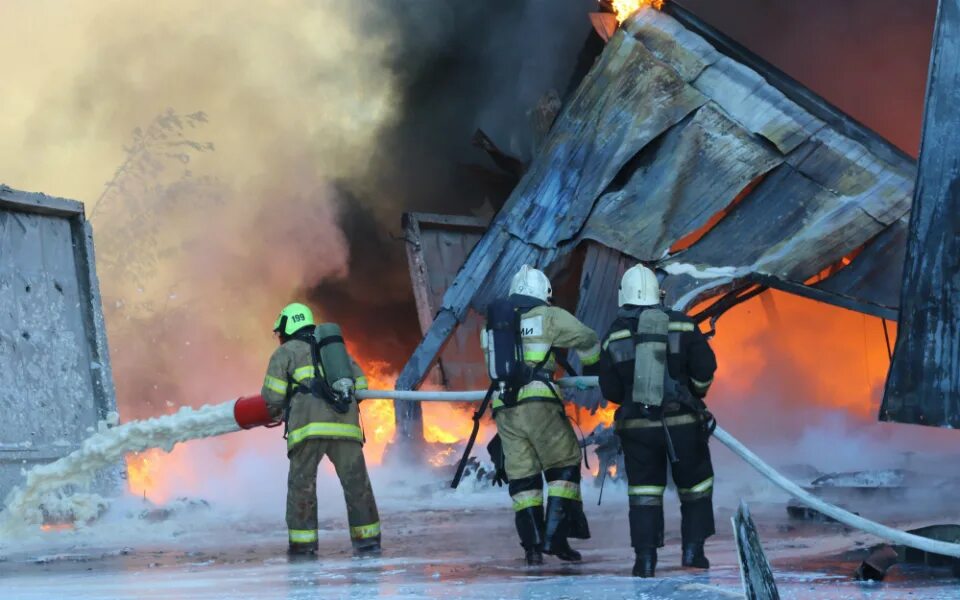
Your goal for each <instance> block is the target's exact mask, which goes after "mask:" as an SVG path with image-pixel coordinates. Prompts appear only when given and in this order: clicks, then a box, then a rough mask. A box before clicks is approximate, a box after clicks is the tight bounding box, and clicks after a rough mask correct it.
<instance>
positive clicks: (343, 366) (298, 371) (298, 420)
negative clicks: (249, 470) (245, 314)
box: [261, 303, 380, 555]
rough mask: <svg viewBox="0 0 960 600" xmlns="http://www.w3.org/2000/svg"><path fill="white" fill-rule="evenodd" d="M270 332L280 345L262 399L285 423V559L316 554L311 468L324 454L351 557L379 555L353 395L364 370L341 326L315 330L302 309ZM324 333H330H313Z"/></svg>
mask: <svg viewBox="0 0 960 600" xmlns="http://www.w3.org/2000/svg"><path fill="white" fill-rule="evenodd" d="M273 330H274V332H275V333H276V334H277V337H278V338H279V341H280V347H278V348H277V349H276V350H275V351H274V352H273V355H272V356H271V357H270V364H269V366H268V367H267V374H266V377H265V378H264V381H263V389H262V391H261V394H262V396H263V398H264V400H265V401H266V403H267V406H268V407H269V409H270V412H271V415H272V416H273V417H274V418H281V417H282V418H283V419H284V421H285V422H286V428H287V429H286V436H285V437H286V439H287V456H288V458H289V459H290V471H289V475H288V478H287V528H288V530H289V538H290V546H289V548H290V553H291V554H313V553H315V552H316V550H317V526H318V523H317V467H318V466H319V464H320V461H321V459H322V458H323V457H324V456H327V457H328V458H329V459H330V462H332V463H333V466H334V468H335V469H336V472H337V477H338V478H339V479H340V484H341V485H342V486H343V496H344V499H345V500H346V504H347V520H348V522H349V524H350V539H351V541H352V543H353V548H354V553H355V554H357V555H369V554H374V555H375V554H378V553H379V552H380V517H379V515H378V513H377V503H376V500H375V499H374V497H373V489H372V487H371V485H370V477H369V476H368V474H367V465H366V463H365V462H364V458H363V441H364V439H363V431H362V430H361V428H360V416H359V407H358V406H357V401H356V398H355V395H354V392H355V391H357V390H363V389H366V388H367V382H366V378H365V377H364V375H363V371H361V369H360V367H359V366H358V365H357V363H356V362H355V361H354V360H353V359H352V358H350V357H349V355H348V354H347V353H346V347H345V346H344V343H343V338H342V337H341V336H340V335H339V328H338V327H336V326H335V325H332V324H322V325H319V326H318V325H316V324H315V323H314V319H313V313H312V311H311V310H310V308H309V307H307V306H305V305H303V304H300V303H294V304H290V305H288V306H286V307H285V308H284V309H283V310H282V311H280V315H279V316H278V317H277V320H276V322H275V323H274V326H273ZM328 330H332V331H333V332H334V333H333V334H324V335H323V336H318V335H316V333H317V332H321V331H328ZM338 365H339V367H338Z"/></svg>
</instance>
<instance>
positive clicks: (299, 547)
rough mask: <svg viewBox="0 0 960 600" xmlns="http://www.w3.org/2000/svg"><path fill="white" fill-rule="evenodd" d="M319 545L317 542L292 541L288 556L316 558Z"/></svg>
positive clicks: (296, 558)
mask: <svg viewBox="0 0 960 600" xmlns="http://www.w3.org/2000/svg"><path fill="white" fill-rule="evenodd" d="M317 547H318V545H317V542H305V543H304V542H290V546H289V547H288V548H287V556H289V557H290V558H291V559H293V560H300V559H310V558H316V557H317Z"/></svg>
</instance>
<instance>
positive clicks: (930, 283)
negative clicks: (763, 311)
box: [880, 0, 960, 428]
mask: <svg viewBox="0 0 960 600" xmlns="http://www.w3.org/2000/svg"><path fill="white" fill-rule="evenodd" d="M958 28H960V0H940V4H939V8H938V10H937V21H936V26H935V31H934V38H933V40H934V41H933V53H932V56H931V59H930V75H929V78H928V81H927V100H926V109H925V112H924V122H923V138H922V141H921V145H920V168H919V172H918V173H917V185H916V187H915V193H914V198H913V210H912V213H911V215H910V229H909V235H908V239H907V255H906V262H905V264H904V271H903V285H902V286H901V295H900V320H899V328H898V334H897V342H896V345H895V347H894V352H893V362H892V364H891V365H890V374H889V376H888V379H887V385H886V390H885V393H884V398H883V404H882V406H881V408H880V420H882V421H896V422H898V423H916V424H920V425H933V426H940V427H954V428H956V427H960V351H958V348H960V103H958V102H957V95H958V94H960V38H958V37H957V31H958Z"/></svg>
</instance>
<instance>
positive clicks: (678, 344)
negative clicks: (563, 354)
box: [599, 265, 717, 577]
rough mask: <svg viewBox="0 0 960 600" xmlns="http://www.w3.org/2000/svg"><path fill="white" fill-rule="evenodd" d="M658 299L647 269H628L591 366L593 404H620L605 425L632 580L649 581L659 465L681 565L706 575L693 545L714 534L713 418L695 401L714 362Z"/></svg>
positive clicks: (659, 526) (658, 531)
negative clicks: (619, 477)
mask: <svg viewBox="0 0 960 600" xmlns="http://www.w3.org/2000/svg"><path fill="white" fill-rule="evenodd" d="M661 298H662V296H661V293H660V285H659V282H658V280H657V276H656V274H655V273H654V272H653V271H652V270H650V269H648V268H647V267H645V266H643V265H637V266H635V267H633V268H631V269H629V270H628V271H627V272H626V273H624V275H623V279H622V281H621V284H620V292H619V304H620V309H619V312H618V313H617V318H616V320H615V321H614V322H613V325H612V326H611V327H610V331H609V333H607V335H606V337H604V339H603V343H602V352H601V354H600V365H599V371H600V389H601V391H602V392H603V396H604V397H605V398H606V399H608V400H610V401H612V402H615V403H617V404H619V405H620V407H619V408H618V409H617V412H616V415H615V422H614V427H615V430H616V432H617V435H618V436H619V437H620V442H621V446H622V448H623V452H624V459H625V462H626V469H627V482H628V486H629V487H628V488H627V494H628V496H629V502H630V538H631V542H632V545H633V547H634V550H635V552H636V563H635V564H634V568H633V574H634V575H635V576H638V577H653V576H654V570H655V568H656V563H657V549H658V548H660V547H662V546H663V529H664V527H663V494H664V490H665V489H666V486H667V466H668V464H669V466H670V468H671V470H672V473H673V481H674V483H675V484H676V486H677V493H678V495H679V496H680V513H681V517H682V524H681V537H682V545H683V550H682V564H683V566H685V567H696V568H703V569H706V568H709V566H710V563H709V561H708V560H707V558H706V556H705V555H704V552H703V543H704V540H706V539H707V538H708V537H710V536H711V535H713V534H714V521H713V500H712V498H713V465H712V464H711V461H710V449H709V447H708V441H709V438H710V431H711V427H712V424H713V419H712V417H711V416H710V414H709V413H708V412H707V411H706V405H705V404H704V402H703V398H704V397H705V396H706V394H707V390H709V389H710V384H711V383H712V381H713V373H714V371H715V370H716V367H717V363H716V358H715V356H714V353H713V350H712V349H711V348H710V345H709V344H708V343H707V338H706V337H705V336H704V335H703V334H702V333H701V332H700V330H699V328H697V326H696V324H695V323H694V322H693V320H692V319H690V318H689V317H688V316H686V315H685V314H683V313H681V312H677V311H673V310H667V309H666V308H664V307H663V305H662V300H661ZM674 461H675V462H674Z"/></svg>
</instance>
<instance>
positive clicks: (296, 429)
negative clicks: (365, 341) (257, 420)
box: [260, 328, 367, 452]
mask: <svg viewBox="0 0 960 600" xmlns="http://www.w3.org/2000/svg"><path fill="white" fill-rule="evenodd" d="M305 329H307V330H308V329H309V328H305ZM301 331H304V330H301ZM307 332H309V331H307ZM352 365H353V371H354V383H355V389H357V390H358V391H359V390H365V389H367V379H366V377H365V376H364V375H363V371H362V370H361V369H360V367H359V366H358V365H357V363H356V362H353V361H352ZM321 370H322V367H321ZM319 375H320V376H321V377H322V376H323V374H322V373H320V374H319ZM315 376H317V374H316V373H315V372H314V367H313V355H312V352H311V349H310V344H309V343H308V342H307V341H305V340H304V339H300V338H299V337H293V338H291V339H289V340H287V341H286V342H284V343H283V344H281V345H280V347H278V348H277V349H276V350H275V351H274V352H273V355H272V356H271V357H270V364H269V366H268V367H267V375H266V377H265V378H264V380H263V389H262V390H261V392H260V393H261V394H262V395H263V398H264V400H266V402H267V406H268V407H269V409H270V411H271V414H272V415H273V416H274V417H279V416H280V415H282V414H283V411H284V408H285V407H286V406H287V403H288V402H289V407H290V410H289V416H288V418H287V431H288V433H287V451H288V452H289V451H292V450H293V448H294V446H296V445H297V444H298V443H300V442H302V441H303V440H306V439H310V438H320V439H340V440H344V439H345V440H354V441H357V442H361V443H362V442H363V432H362V431H361V429H360V416H359V415H360V412H359V408H358V407H357V403H356V402H351V403H350V405H349V407H348V409H347V412H346V413H343V414H341V413H338V412H337V411H335V410H334V409H333V407H332V406H331V405H330V403H328V402H327V401H326V400H324V399H322V398H318V397H317V396H315V395H313V394H311V393H310V392H309V391H307V390H306V389H305V388H301V387H300V384H305V383H309V380H310V379H312V378H313V377H315Z"/></svg>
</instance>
